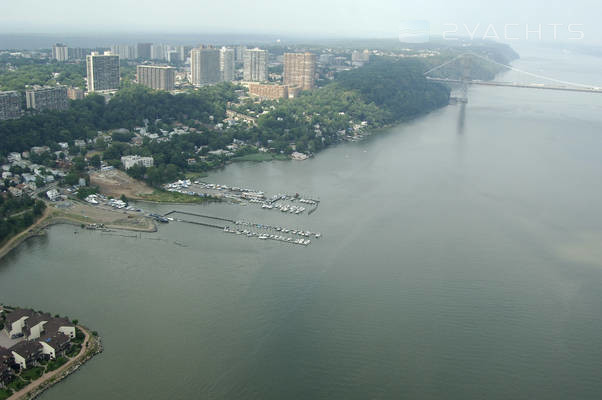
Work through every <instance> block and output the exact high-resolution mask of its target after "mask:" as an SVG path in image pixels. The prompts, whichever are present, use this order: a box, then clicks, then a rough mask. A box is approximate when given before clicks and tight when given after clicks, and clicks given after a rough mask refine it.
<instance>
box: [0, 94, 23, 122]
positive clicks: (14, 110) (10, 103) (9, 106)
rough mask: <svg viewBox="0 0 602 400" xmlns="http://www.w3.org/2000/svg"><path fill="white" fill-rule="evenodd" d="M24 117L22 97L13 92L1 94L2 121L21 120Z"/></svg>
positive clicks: (0, 113) (0, 115) (0, 118)
mask: <svg viewBox="0 0 602 400" xmlns="http://www.w3.org/2000/svg"><path fill="white" fill-rule="evenodd" d="M21 115H22V110H21V95H20V94H19V92H17V91H14V90H11V91H9V92H0V120H3V119H13V118H19V117H20V116H21Z"/></svg>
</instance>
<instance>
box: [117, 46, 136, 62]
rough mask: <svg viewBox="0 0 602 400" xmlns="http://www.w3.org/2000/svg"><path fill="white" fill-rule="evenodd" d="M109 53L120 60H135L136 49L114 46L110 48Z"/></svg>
mask: <svg viewBox="0 0 602 400" xmlns="http://www.w3.org/2000/svg"><path fill="white" fill-rule="evenodd" d="M111 53H113V54H115V55H118V56H119V59H120V60H135V59H136V48H135V47H134V46H130V45H127V44H115V45H113V46H111Z"/></svg>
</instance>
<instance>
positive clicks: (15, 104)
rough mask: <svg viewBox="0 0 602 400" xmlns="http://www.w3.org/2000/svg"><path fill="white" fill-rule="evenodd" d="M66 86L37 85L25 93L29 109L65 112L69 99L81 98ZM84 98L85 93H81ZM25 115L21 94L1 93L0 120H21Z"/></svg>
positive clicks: (15, 92)
mask: <svg viewBox="0 0 602 400" xmlns="http://www.w3.org/2000/svg"><path fill="white" fill-rule="evenodd" d="M69 89H70V88H67V87H66V86H38V85H35V86H33V87H31V88H29V89H27V90H26V91H25V104H26V107H27V109H29V110H36V111H44V110H54V111H64V110H66V109H68V108H69V98H70V97H71V98H79V97H80V93H79V92H73V91H71V92H70V91H69ZM81 97H83V91H82V92H81ZM22 115H23V98H22V95H21V93H19V92H17V91H14V90H11V91H0V120H5V119H14V118H20V117H21V116H22Z"/></svg>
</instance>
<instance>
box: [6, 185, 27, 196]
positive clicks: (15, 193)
mask: <svg viewBox="0 0 602 400" xmlns="http://www.w3.org/2000/svg"><path fill="white" fill-rule="evenodd" d="M8 191H9V192H10V194H12V195H13V196H15V197H21V196H23V191H22V190H21V189H19V188H16V187H12V186H11V187H9V188H8Z"/></svg>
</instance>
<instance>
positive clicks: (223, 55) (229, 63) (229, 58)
mask: <svg viewBox="0 0 602 400" xmlns="http://www.w3.org/2000/svg"><path fill="white" fill-rule="evenodd" d="M234 58H235V53H234V49H229V48H227V47H222V48H221V49H220V51H219V70H220V72H221V74H222V80H223V81H225V82H232V81H233V80H234V73H235V70H236V69H235V67H234Z"/></svg>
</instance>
